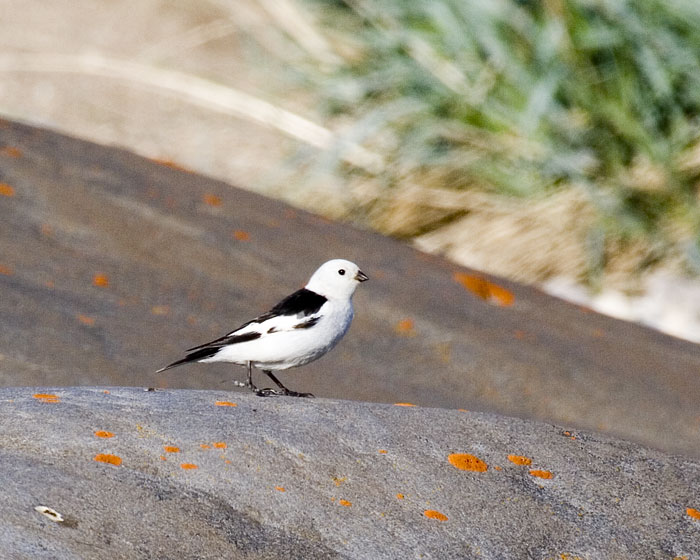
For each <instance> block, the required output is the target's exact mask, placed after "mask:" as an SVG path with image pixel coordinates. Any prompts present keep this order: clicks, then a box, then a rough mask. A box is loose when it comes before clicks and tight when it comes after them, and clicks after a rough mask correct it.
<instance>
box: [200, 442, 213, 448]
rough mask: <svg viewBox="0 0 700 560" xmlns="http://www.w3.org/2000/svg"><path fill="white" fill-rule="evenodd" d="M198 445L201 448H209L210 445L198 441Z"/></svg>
mask: <svg viewBox="0 0 700 560" xmlns="http://www.w3.org/2000/svg"><path fill="white" fill-rule="evenodd" d="M199 447H201V448H202V449H211V445H209V444H207V443H200V444H199Z"/></svg>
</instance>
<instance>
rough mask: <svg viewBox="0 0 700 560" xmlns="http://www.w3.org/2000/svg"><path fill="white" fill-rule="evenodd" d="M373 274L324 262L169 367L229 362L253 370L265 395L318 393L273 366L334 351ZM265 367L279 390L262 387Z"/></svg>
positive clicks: (338, 262) (259, 391)
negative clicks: (290, 384) (299, 284)
mask: <svg viewBox="0 0 700 560" xmlns="http://www.w3.org/2000/svg"><path fill="white" fill-rule="evenodd" d="M367 279H368V277H367V275H366V274H365V273H363V272H362V271H361V270H360V269H359V268H358V266H357V265H356V264H354V263H352V262H350V261H346V260H343V259H334V260H332V261H328V262H326V263H324V264H322V265H321V266H320V267H319V268H318V270H316V272H314V273H313V275H312V276H311V279H310V280H309V282H308V283H307V284H306V286H304V287H303V288H301V289H300V290H297V291H296V292H294V293H293V294H291V295H290V296H287V297H286V298H284V299H283V300H282V301H280V302H279V303H278V304H277V305H275V306H274V307H273V308H272V309H271V310H270V311H268V312H267V313H263V314H262V315H260V316H259V317H256V318H255V319H253V320H252V321H248V322H247V323H245V324H243V325H241V326H240V327H239V328H237V329H236V330H234V331H231V332H230V333H228V334H227V335H225V336H222V337H221V338H217V339H216V340H212V341H211V342H207V343H206V344H201V345H200V346H195V347H194V348H190V349H189V350H187V355H186V356H185V357H184V358H182V359H181V360H177V361H176V362H173V363H172V364H169V365H167V366H165V367H164V368H162V369H159V370H158V371H159V372H161V371H165V370H166V369H170V368H172V367H175V366H179V365H182V364H186V363H189V362H201V363H209V362H230V363H234V364H239V365H243V366H246V367H247V368H248V381H247V383H245V385H244V386H245V387H248V388H249V389H251V390H252V391H254V392H255V393H256V394H257V395H259V396H261V397H266V396H270V395H288V396H293V397H313V395H312V394H311V393H297V392H296V391H290V390H289V389H287V388H286V387H285V386H284V385H282V383H281V382H280V381H279V380H278V379H277V377H275V376H274V375H273V373H272V370H281V369H288V368H291V367H296V366H303V365H304V364H308V363H309V362H312V361H314V360H317V359H318V358H320V357H321V356H323V355H324V354H325V353H326V352H328V351H329V350H331V349H332V348H333V347H334V346H335V345H336V344H338V342H339V341H340V339H341V338H343V335H345V333H346V332H347V331H348V329H349V328H350V323H351V321H352V317H353V314H354V311H353V307H352V295H353V294H354V293H355V288H357V285H358V284H359V283H360V282H364V281H365V280H367ZM253 367H256V368H258V369H260V370H262V372H263V373H265V374H266V375H267V376H268V377H269V378H270V379H272V381H274V383H275V384H276V385H277V386H278V387H279V389H270V388H267V389H258V388H257V387H256V386H255V385H254V384H253V377H252V368H253Z"/></svg>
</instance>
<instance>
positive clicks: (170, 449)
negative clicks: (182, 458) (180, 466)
mask: <svg viewBox="0 0 700 560" xmlns="http://www.w3.org/2000/svg"><path fill="white" fill-rule="evenodd" d="M163 449H165V451H166V452H167V453H180V448H179V447H175V446H174V445H164V446H163Z"/></svg>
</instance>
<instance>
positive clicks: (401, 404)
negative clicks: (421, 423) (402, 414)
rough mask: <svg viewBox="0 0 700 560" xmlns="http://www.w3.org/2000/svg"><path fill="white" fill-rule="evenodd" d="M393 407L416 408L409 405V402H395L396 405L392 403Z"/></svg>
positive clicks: (411, 404)
mask: <svg viewBox="0 0 700 560" xmlns="http://www.w3.org/2000/svg"><path fill="white" fill-rule="evenodd" d="M394 406H416V405H415V404H413V403H410V402H397V403H394Z"/></svg>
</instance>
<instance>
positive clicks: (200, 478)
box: [0, 388, 700, 560]
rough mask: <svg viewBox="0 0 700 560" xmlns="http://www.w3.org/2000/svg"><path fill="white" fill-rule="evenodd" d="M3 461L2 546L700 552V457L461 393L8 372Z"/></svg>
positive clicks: (150, 553)
mask: <svg viewBox="0 0 700 560" xmlns="http://www.w3.org/2000/svg"><path fill="white" fill-rule="evenodd" d="M0 464H2V471H0V484H1V485H2V490H0V496H1V499H0V516H1V518H2V520H3V521H2V523H1V524H0V549H1V550H2V551H3V558H29V557H31V558H51V559H52V560H68V559H71V560H72V559H76V558H80V559H83V560H89V559H93V558H94V559H98V558H99V559H103V558H129V559H139V558H181V559H188V558H193V559H194V558H197V559H208V558H211V559H220V558H246V559H257V558H261V559H262V558H265V559H273V558H284V559H289V558H304V559H312V558H319V559H321V558H323V559H326V558H358V559H370V558H371V559H384V558H397V559H398V558H435V559H440V560H449V559H469V558H480V559H485V560H486V559H493V560H508V559H517V560H520V559H523V558H536V559H543V560H544V559H552V560H554V559H557V560H561V559H570V560H571V559H574V558H579V559H585V560H594V559H610V558H645V559H656V558H659V559H661V558H664V559H672V558H696V557H698V555H700V512H699V511H697V510H698V509H700V463H699V462H697V461H691V460H687V459H682V458H677V457H671V456H668V455H664V454H662V453H659V452H656V451H652V450H649V449H644V448H640V447H639V446H637V445H634V444H630V443H625V442H622V441H618V440H614V439H611V438H608V437H606V436H599V435H594V434H591V433H584V432H577V431H573V430H569V431H567V430H564V429H562V428H557V427H554V426H550V425H545V424H540V423H534V422H529V421H524V420H518V419H513V418H504V417H499V416H495V415H487V414H481V413H472V412H464V411H460V410H445V409H429V408H420V407H401V406H392V405H386V404H372V403H359V402H348V401H333V400H326V399H291V398H268V399H261V398H259V397H255V396H253V395H248V394H238V393H231V392H224V391H178V390H164V391H156V392H146V391H144V390H139V389H127V388H105V389H103V388H56V389H44V390H42V392H41V393H36V392H35V390H32V389H29V388H17V389H2V390H0ZM37 507H38V508H50V509H48V510H47V509H44V510H43V511H44V512H46V513H41V512H40V511H37V510H36V509H35V508H37ZM58 519H62V521H59V520H58Z"/></svg>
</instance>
